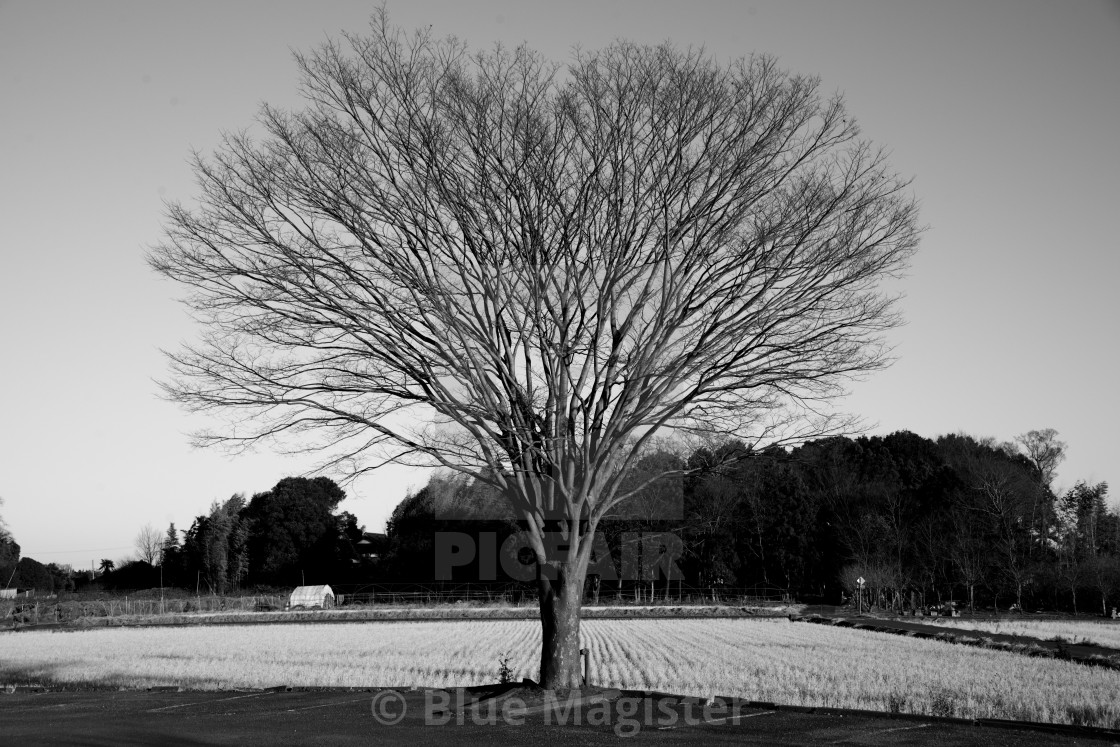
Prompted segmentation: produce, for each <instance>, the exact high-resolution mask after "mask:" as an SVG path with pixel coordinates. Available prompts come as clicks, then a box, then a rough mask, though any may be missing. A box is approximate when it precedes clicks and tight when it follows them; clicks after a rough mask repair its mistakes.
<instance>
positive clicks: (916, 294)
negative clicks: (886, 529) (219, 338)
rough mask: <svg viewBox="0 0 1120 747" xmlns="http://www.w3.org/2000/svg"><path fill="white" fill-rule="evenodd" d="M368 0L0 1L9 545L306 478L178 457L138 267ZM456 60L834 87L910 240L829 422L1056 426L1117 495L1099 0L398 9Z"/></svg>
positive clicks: (919, 429)
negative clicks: (577, 64)
mask: <svg viewBox="0 0 1120 747" xmlns="http://www.w3.org/2000/svg"><path fill="white" fill-rule="evenodd" d="M373 8H374V5H373V4H372V3H368V2H330V1H329V0H323V1H320V2H315V3H310V2H307V3H303V2H301V3H294V2H275V1H269V2H244V1H242V2H220V3H219V2H190V3H171V2H147V1H145V2H118V1H115V0H100V1H98V2H52V1H50V0H26V1H23V0H15V1H8V2H4V1H3V0H0V335H2V337H0V356H2V358H0V497H3V499H4V501H5V503H4V506H3V507H2V508H0V512H2V514H0V515H2V516H3V518H4V519H5V520H6V522H7V524H8V526H9V528H10V529H11V531H12V533H13V534H14V535H15V538H16V540H17V541H18V542H19V543H20V544H21V545H22V548H23V554H24V555H25V556H30V557H34V558H36V559H37V560H40V561H42V562H51V561H54V562H63V563H72V564H74V565H75V566H77V567H88V566H89V564H90V562H91V561H95V560H98V559H100V558H103V557H108V558H113V559H117V560H119V559H121V558H124V557H126V556H127V555H129V554H130V553H132V541H133V537H134V536H135V535H136V533H137V531H138V529H139V528H140V527H141V526H142V525H144V524H145V523H148V522H151V523H152V524H154V525H155V526H156V527H157V528H159V529H161V530H162V529H164V528H166V526H167V524H168V523H169V522H171V521H174V522H175V523H176V526H178V527H179V528H180V529H185V528H187V527H188V526H189V525H190V522H191V520H192V518H193V517H194V516H195V515H197V514H201V513H205V512H206V511H207V509H208V507H209V505H210V503H211V502H212V501H214V500H224V499H225V498H228V497H229V496H230V495H231V494H233V493H235V492H246V493H249V494H252V493H254V492H259V491H262V490H266V489H268V488H269V487H271V486H272V485H273V484H275V483H276V482H277V480H279V479H280V478H281V477H284V476H285V475H289V474H299V473H302V472H303V471H304V470H306V469H307V468H308V467H309V466H310V464H311V462H310V461H301V460H296V459H291V458H281V457H278V456H276V455H273V454H270V453H268V452H261V453H258V454H255V455H252V456H248V457H238V458H230V457H228V456H226V455H223V454H222V453H220V452H213V451H197V450H192V449H191V448H190V446H189V444H188V439H187V437H186V435H185V434H186V433H187V432H189V431H191V430H192V429H194V428H195V427H197V426H198V422H196V421H193V420H192V419H191V418H190V417H188V416H187V415H186V414H185V413H183V412H182V411H180V410H179V409H177V408H176V406H174V405H171V404H169V403H166V402H163V401H161V400H160V399H159V398H158V396H157V389H156V385H155V384H154V383H153V382H154V380H155V379H159V378H161V377H163V376H164V375H165V372H166V365H165V362H164V360H163V358H162V357H161V354H160V352H159V349H160V348H172V349H173V348H176V347H177V346H178V344H179V342H180V341H182V340H186V339H190V338H192V337H193V336H194V335H195V334H196V332H197V330H196V329H194V328H193V327H192V324H191V322H190V321H189V319H188V318H187V317H186V314H185V312H184V310H183V309H182V308H181V307H180V305H178V304H177V302H176V300H175V299H176V296H177V294H178V293H179V289H178V288H176V287H174V285H173V284H171V283H170V282H167V281H164V280H161V279H159V278H158V277H156V276H155V275H154V273H152V272H151V271H150V270H149V269H148V268H147V266H146V265H145V263H144V254H145V251H146V249H147V248H148V247H149V246H151V245H152V244H154V243H155V242H157V241H158V240H159V239H160V222H161V215H162V211H163V200H164V199H179V200H183V201H184V202H186V203H188V204H189V203H190V201H191V199H192V197H193V195H194V194H195V191H194V184H193V177H192V175H191V172H190V169H189V167H188V165H187V158H188V154H189V151H190V149H191V148H197V149H199V150H201V151H204V152H205V151H208V150H211V149H212V148H213V147H214V146H215V145H216V144H217V142H218V139H219V136H220V133H221V132H222V130H236V129H240V128H243V127H246V126H248V125H250V124H251V123H252V119H253V116H254V114H255V112H256V110H257V107H258V105H259V103H260V102H262V101H268V102H270V103H273V104H278V105H282V106H289V107H290V106H297V105H298V104H299V100H298V98H297V94H296V82H297V77H296V71H295V65H294V63H293V62H292V59H291V50H293V49H308V48H310V47H312V46H314V45H316V44H319V43H321V42H322V41H323V40H324V39H325V38H327V37H328V36H330V35H334V34H337V32H338V31H339V30H342V29H346V30H353V31H361V30H362V29H364V27H365V26H366V24H367V22H368V18H369V14H370V12H371V10H372V9H373ZM388 8H389V12H390V15H391V18H392V20H393V21H394V22H395V23H396V24H398V25H401V26H404V27H406V28H416V27H420V26H426V25H428V24H431V25H432V26H433V27H434V31H435V32H436V33H438V34H440V35H445V34H454V35H456V36H459V37H460V38H463V39H465V40H467V41H468V42H469V43H470V44H471V45H472V46H476V47H477V46H490V45H492V44H493V43H495V42H498V41H501V42H503V43H506V44H510V45H514V44H518V43H521V42H527V43H528V44H529V45H530V46H532V47H535V48H536V49H538V50H540V51H541V52H543V53H545V54H546V55H548V56H550V57H552V58H554V59H557V60H563V59H565V58H567V57H568V55H569V53H570V50H571V49H572V47H574V46H576V45H579V46H582V47H585V48H597V47H600V46H603V45H605V44H607V43H609V42H610V41H611V40H613V39H615V38H619V37H623V38H629V39H632V40H635V41H638V42H645V43H658V42H661V41H665V40H672V41H674V42H677V43H679V44H681V45H703V46H705V47H706V48H707V49H708V50H709V51H710V52H712V53H713V54H715V55H717V56H718V57H719V58H721V59H724V60H729V59H732V58H734V57H738V56H740V55H745V54H748V53H750V52H752V51H759V52H769V53H772V54H775V55H777V56H778V57H779V58H780V61H781V63H782V64H783V66H785V67H786V68H788V69H790V70H794V71H797V72H803V73H814V74H819V75H821V76H822V78H823V81H824V88H825V89H826V90H841V91H843V92H844V93H845V94H846V97H847V100H848V104H849V107H850V110H851V112H852V113H853V114H854V116H855V117H856V119H857V120H858V121H859V122H860V123H861V125H862V126H863V130H864V134H865V135H866V136H868V137H869V138H871V139H872V140H873V141H875V142H876V143H878V144H881V145H883V146H886V147H887V148H889V149H890V150H891V151H892V154H893V155H892V158H891V161H892V164H893V166H894V168H895V169H896V170H897V171H899V172H900V173H902V174H905V175H910V176H913V177H914V186H913V189H914V192H915V194H916V195H917V196H918V198H919V199H920V200H921V204H922V220H923V223H926V224H928V226H929V230H928V232H927V233H926V235H925V238H924V241H923V244H922V248H921V250H920V251H919V254H918V257H917V259H916V261H915V262H914V265H913V268H912V271H911V274H910V276H909V278H908V279H907V280H905V281H904V282H903V283H901V284H900V286H899V287H900V289H901V290H902V291H904V292H905V293H906V296H907V297H906V299H905V300H904V301H903V303H902V310H903V312H904V313H905V315H906V317H907V319H908V320H909V324H908V325H907V326H906V327H904V328H901V329H899V330H897V331H896V332H895V333H894V334H893V337H892V339H893V340H894V342H895V343H896V344H897V350H896V352H897V355H898V356H899V360H898V362H897V363H896V365H895V366H894V367H893V368H892V369H890V370H888V371H886V372H883V373H880V374H877V375H876V376H874V377H873V378H872V379H870V380H868V381H867V382H865V383H861V384H858V385H857V386H856V387H855V388H854V393H853V395H852V396H851V397H850V398H848V399H847V400H846V401H845V402H843V403H841V404H842V407H843V408H844V409H846V410H848V411H852V412H856V413H859V414H862V415H864V416H866V417H867V418H868V419H869V420H871V421H873V422H877V423H878V427H877V428H876V430H875V431H873V432H879V433H887V432H890V431H894V430H900V429H908V430H912V431H914V432H916V433H919V434H921V435H923V436H930V437H933V436H937V435H940V434H942V433H948V432H957V431H964V432H967V433H970V434H973V435H977V436H994V437H996V438H998V439H1000V440H1009V439H1011V438H1012V437H1014V436H1015V435H1016V434H1019V433H1023V432H1025V431H1027V430H1030V429H1033V428H1045V427H1051V428H1056V429H1058V431H1059V432H1060V435H1061V437H1062V438H1063V439H1064V440H1066V441H1067V442H1068V443H1069V458H1068V460H1067V461H1066V462H1065V463H1064V464H1063V465H1062V467H1061V468H1060V470H1059V477H1058V483H1059V486H1060V487H1069V486H1072V484H1073V483H1074V482H1075V481H1076V480H1078V479H1085V480H1091V481H1099V480H1108V481H1109V482H1110V483H1111V484H1113V485H1114V490H1117V491H1120V461H1118V459H1120V457H1118V453H1120V435H1118V432H1120V431H1118V429H1117V425H1116V421H1117V416H1118V415H1120V406H1118V405H1120V393H1118V388H1117V385H1116V379H1117V373H1118V369H1117V362H1118V358H1120V356H1118V353H1117V339H1118V338H1120V335H1117V333H1116V332H1115V331H1114V327H1115V325H1116V322H1117V321H1120V313H1118V312H1120V301H1118V298H1120V295H1118V294H1117V292H1116V283H1117V281H1118V280H1120V272H1118V270H1120V238H1118V233H1117V225H1116V215H1117V212H1118V211H1120V181H1118V180H1120V136H1118V133H1120V4H1117V3H1116V2H1107V1H1103V0H1096V1H1094V0H1066V1H1064V2H1035V1H1031V0H1007V1H1006V2H996V1H994V0H988V1H984V0H975V1H971V0H970V1H969V2H949V1H946V0H938V1H937V2H917V1H916V0H915V1H913V2H904V1H903V0H889V1H888V0H884V1H883V2H856V1H853V0H831V1H829V2H794V1H791V0H782V1H781V2H748V1H745V0H735V1H731V0H729V1H727V2H705V1H703V0H693V1H692V2H687V3H685V2H607V1H605V0H599V1H598V2H563V3H555V2H548V3H545V2H539V3H538V2H498V1H496V0H495V1H491V2H417V1H415V0H412V1H409V2H401V1H399V0H390V1H389V3H388ZM426 480H427V477H426V475H425V474H424V473H422V472H415V471H411V470H407V469H404V468H391V469H386V470H384V471H383V472H381V473H378V474H374V475H371V476H367V477H363V478H362V479H361V480H359V481H357V482H356V483H355V484H353V485H352V486H351V487H350V488H349V498H348V499H347V500H346V501H345V502H344V503H343V504H342V507H343V508H345V509H347V510H349V511H351V512H353V513H355V514H356V515H357V516H358V518H359V520H361V521H362V522H364V523H365V524H366V525H367V526H368V527H369V528H370V529H372V530H379V529H381V528H382V527H383V525H384V520H385V519H386V518H387V516H388V515H389V513H390V512H391V511H392V508H393V507H394V506H395V505H396V503H397V502H398V501H399V500H400V499H401V498H402V497H403V496H404V494H405V491H406V490H407V489H408V488H409V487H410V486H412V487H419V486H421V485H423V484H424V482H426Z"/></svg>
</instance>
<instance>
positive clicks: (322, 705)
mask: <svg viewBox="0 0 1120 747" xmlns="http://www.w3.org/2000/svg"><path fill="white" fill-rule="evenodd" d="M371 697H372V696H369V695H367V696H366V697H364V698H354V699H353V700H332V701H331V702H330V703H320V704H319V705H313V706H304V707H302V708H289V709H287V710H286V711H284V713H294V712H295V711H310V710H311V709H312V708H328V707H330V706H333V705H346V704H347V703H360V702H363V701H367V700H369V699H370V698H371Z"/></svg>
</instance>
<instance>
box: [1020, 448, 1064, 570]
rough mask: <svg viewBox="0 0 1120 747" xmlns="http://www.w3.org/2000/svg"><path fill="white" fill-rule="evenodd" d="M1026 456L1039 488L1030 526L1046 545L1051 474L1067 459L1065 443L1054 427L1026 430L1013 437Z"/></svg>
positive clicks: (1050, 515)
mask: <svg viewBox="0 0 1120 747" xmlns="http://www.w3.org/2000/svg"><path fill="white" fill-rule="evenodd" d="M1015 443H1017V444H1019V446H1020V447H1022V449H1023V452H1025V453H1026V456H1027V459H1029V460H1030V462H1031V464H1033V465H1034V467H1035V469H1036V470H1038V490H1037V491H1036V493H1035V497H1034V502H1033V504H1032V507H1031V526H1032V527H1034V526H1037V527H1038V533H1039V540H1040V543H1041V545H1042V547H1043V549H1045V548H1046V546H1047V543H1048V542H1049V540H1050V534H1051V527H1052V524H1053V514H1054V492H1053V491H1054V477H1055V475H1056V474H1057V471H1058V465H1059V464H1061V463H1062V462H1063V461H1064V460H1065V458H1066V443H1065V442H1064V441H1059V440H1058V432H1057V431H1056V430H1054V429H1053V428H1043V429H1042V430H1036V431H1027V432H1026V433H1023V434H1021V435H1018V436H1016V437H1015Z"/></svg>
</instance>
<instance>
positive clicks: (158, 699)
mask: <svg viewBox="0 0 1120 747" xmlns="http://www.w3.org/2000/svg"><path fill="white" fill-rule="evenodd" d="M620 742H632V743H634V744H646V743H655V744H693V743H716V744H720V743H735V744H768V745H815V744H822V745H823V744H847V745H979V744H983V745H993V746H995V747H1000V746H1002V745H1078V744H1084V745H1102V744H1110V743H1114V744H1120V740H1117V739H1108V738H1106V739H1103V740H1102V739H1101V738H1100V736H1099V735H1098V736H1097V737H1093V736H1085V735H1070V734H1056V733H1049V732H1046V731H1037V730H1026V729H1018V728H997V727H994V726H977V725H972V724H967V723H951V722H945V721H939V720H937V719H924V718H921V717H915V716H911V717H904V718H889V717H886V716H885V715H884V716H875V715H870V714H856V713H839V712H820V711H817V712H811V713H806V712H800V711H797V710H794V709H788V708H782V707H776V706H775V707H765V706H747V705H743V704H736V703H731V702H727V703H724V702H720V701H717V702H715V703H708V704H707V705H706V706H705V704H704V703H703V702H701V701H697V700H695V699H679V698H673V697H667V696H660V697H658V696H644V697H643V696H639V695H637V694H626V693H623V694H618V693H615V694H614V695H613V697H611V698H610V699H601V698H600V699H599V700H597V701H596V700H595V699H587V698H584V699H583V700H582V701H577V700H565V699H561V700H559V701H557V702H556V703H555V704H551V705H549V706H548V707H545V708H541V707H539V706H537V707H532V706H528V707H523V705H522V704H521V703H519V702H517V701H516V699H512V700H511V699H509V698H505V699H503V698H496V699H493V700H488V701H482V702H480V703H477V704H475V705H473V706H472V705H471V704H470V700H469V697H468V698H463V697H462V696H460V695H459V694H458V693H456V692H450V693H447V692H443V691H432V690H404V691H395V690H369V691H360V690H315V691H284V690H279V691H277V690H269V691H224V692H171V691H77V692H58V691H47V692H31V691H24V690H17V691H16V692H14V693H10V694H0V744H5V745H7V744H12V745H40V744H51V745H134V744H135V745H276V744H300V745H317V744H324V745H327V744H330V745H340V744H341V745H345V744H370V743H376V744H382V743H385V744H410V745H413V744H414V745H439V744H465V745H475V744H480V745H481V744H494V743H500V744H504V745H511V744H513V745H516V744H534V745H552V744H556V745H567V744H571V745H585V744H611V745H617V744H619V743H620Z"/></svg>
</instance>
